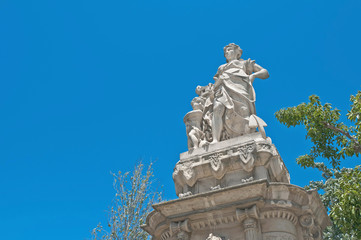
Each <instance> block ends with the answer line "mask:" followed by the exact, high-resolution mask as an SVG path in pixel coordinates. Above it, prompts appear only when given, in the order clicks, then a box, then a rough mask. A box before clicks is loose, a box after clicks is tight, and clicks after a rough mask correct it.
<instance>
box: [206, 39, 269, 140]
mask: <svg viewBox="0 0 361 240" xmlns="http://www.w3.org/2000/svg"><path fill="white" fill-rule="evenodd" d="M223 50H224V56H225V57H226V59H227V63H226V64H223V65H221V66H220V67H219V68H218V71H217V73H216V75H215V76H214V78H213V79H214V80H215V84H214V101H213V121H212V122H213V125H212V135H213V143H214V142H218V141H221V133H222V131H225V132H226V133H227V135H228V136H229V138H233V137H236V136H240V135H243V134H246V133H251V132H254V131H255V129H254V128H250V127H249V119H250V117H251V115H256V108H255V101H256V95H255V92H254V89H253V86H252V84H253V81H254V80H255V78H261V79H266V78H268V77H269V74H268V71H267V70H266V69H264V68H262V67H261V66H259V65H258V64H256V63H255V61H254V60H250V59H248V60H243V59H241V56H242V49H241V48H240V47H239V46H238V45H236V44H234V43H231V44H228V45H227V46H225V47H224V49H223Z"/></svg>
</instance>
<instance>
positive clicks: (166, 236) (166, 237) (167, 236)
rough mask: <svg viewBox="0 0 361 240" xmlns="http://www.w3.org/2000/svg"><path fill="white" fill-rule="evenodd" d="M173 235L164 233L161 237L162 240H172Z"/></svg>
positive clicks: (167, 232)
mask: <svg viewBox="0 0 361 240" xmlns="http://www.w3.org/2000/svg"><path fill="white" fill-rule="evenodd" d="M171 236H172V235H171V234H170V232H169V231H165V232H164V233H162V235H160V239H161V240H166V239H168V238H170V237H171Z"/></svg>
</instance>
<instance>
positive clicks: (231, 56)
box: [224, 47, 239, 62]
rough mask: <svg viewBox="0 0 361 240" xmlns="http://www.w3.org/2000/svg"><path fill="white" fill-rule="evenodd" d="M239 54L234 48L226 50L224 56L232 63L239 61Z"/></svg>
mask: <svg viewBox="0 0 361 240" xmlns="http://www.w3.org/2000/svg"><path fill="white" fill-rule="evenodd" d="M238 54H239V53H238V52H237V51H236V50H235V49H234V48H232V47H228V48H226V49H225V50H224V56H225V57H226V59H227V61H228V62H229V61H232V60H236V59H237V55H238Z"/></svg>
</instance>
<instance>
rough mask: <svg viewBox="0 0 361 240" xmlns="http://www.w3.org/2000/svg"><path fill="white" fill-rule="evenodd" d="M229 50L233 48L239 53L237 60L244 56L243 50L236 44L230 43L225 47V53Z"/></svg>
mask: <svg viewBox="0 0 361 240" xmlns="http://www.w3.org/2000/svg"><path fill="white" fill-rule="evenodd" d="M227 48H233V49H234V50H235V51H236V52H238V53H237V59H240V58H241V56H242V53H243V50H242V49H241V48H240V47H239V46H238V45H237V44H234V43H230V44H228V45H227V46H225V47H224V48H223V52H226V49H227Z"/></svg>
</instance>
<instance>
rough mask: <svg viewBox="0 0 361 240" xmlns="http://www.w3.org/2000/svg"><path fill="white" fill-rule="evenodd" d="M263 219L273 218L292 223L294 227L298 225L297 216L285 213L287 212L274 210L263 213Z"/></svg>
mask: <svg viewBox="0 0 361 240" xmlns="http://www.w3.org/2000/svg"><path fill="white" fill-rule="evenodd" d="M262 217H263V218H265V219H271V218H283V219H286V220H288V221H290V222H292V223H293V224H294V225H296V224H297V221H298V220H297V217H296V215H295V214H293V213H291V212H289V211H285V210H272V211H266V212H263V213H262Z"/></svg>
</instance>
